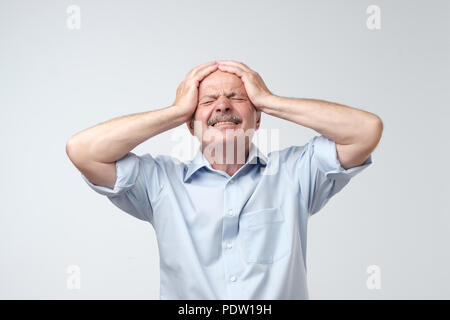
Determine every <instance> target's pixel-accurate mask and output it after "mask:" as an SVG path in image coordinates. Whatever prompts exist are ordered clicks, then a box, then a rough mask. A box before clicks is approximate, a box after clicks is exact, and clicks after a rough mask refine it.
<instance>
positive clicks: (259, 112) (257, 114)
mask: <svg viewBox="0 0 450 320" xmlns="http://www.w3.org/2000/svg"><path fill="white" fill-rule="evenodd" d="M260 124H261V111H260V110H256V130H258V129H259V126H260Z"/></svg>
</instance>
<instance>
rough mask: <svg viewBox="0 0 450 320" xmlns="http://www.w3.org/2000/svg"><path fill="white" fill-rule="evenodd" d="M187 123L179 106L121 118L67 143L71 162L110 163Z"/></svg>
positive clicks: (97, 126) (81, 134)
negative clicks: (144, 143) (145, 142)
mask: <svg viewBox="0 0 450 320" xmlns="http://www.w3.org/2000/svg"><path fill="white" fill-rule="evenodd" d="M184 121H186V116H185V115H184V114H183V112H182V110H180V109H179V108H177V107H176V106H171V107H167V108H164V109H159V110H155V111H148V112H142V113H136V114H130V115H126V116H122V117H118V118H115V119H112V120H109V121H106V122H103V123H100V124H98V125H95V126H93V127H91V128H88V129H85V130H83V131H81V132H79V133H77V134H75V135H74V136H73V137H71V138H70V140H69V141H68V143H67V150H68V152H67V153H68V154H69V156H70V157H71V159H72V160H75V161H76V160H78V161H96V162H102V163H111V162H114V161H116V160H119V159H120V158H122V157H123V156H125V155H126V154H127V153H128V152H129V151H131V150H132V149H134V148H135V147H136V146H137V145H139V144H141V143H142V142H144V141H146V140H148V139H150V138H151V137H153V136H155V135H157V134H160V133H162V132H164V131H167V130H169V129H172V128H174V127H177V126H179V125H181V124H182V123H183V122H184Z"/></svg>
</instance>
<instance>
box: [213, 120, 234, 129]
mask: <svg viewBox="0 0 450 320" xmlns="http://www.w3.org/2000/svg"><path fill="white" fill-rule="evenodd" d="M236 125H238V123H237V122H234V121H217V122H215V123H213V124H212V127H215V128H217V127H222V126H236Z"/></svg>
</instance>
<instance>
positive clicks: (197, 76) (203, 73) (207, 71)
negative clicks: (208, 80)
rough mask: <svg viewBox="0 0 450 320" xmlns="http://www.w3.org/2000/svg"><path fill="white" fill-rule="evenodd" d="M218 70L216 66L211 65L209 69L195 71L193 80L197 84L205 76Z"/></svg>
mask: <svg viewBox="0 0 450 320" xmlns="http://www.w3.org/2000/svg"><path fill="white" fill-rule="evenodd" d="M218 68H219V66H218V65H217V64H213V65H211V66H209V67H205V68H203V69H200V70H198V71H197V73H196V74H195V75H194V76H193V79H194V80H195V81H196V82H197V84H198V83H199V82H200V81H202V80H203V79H204V78H205V77H206V76H207V75H209V74H211V73H213V72H214V71H216V70H217V69H218Z"/></svg>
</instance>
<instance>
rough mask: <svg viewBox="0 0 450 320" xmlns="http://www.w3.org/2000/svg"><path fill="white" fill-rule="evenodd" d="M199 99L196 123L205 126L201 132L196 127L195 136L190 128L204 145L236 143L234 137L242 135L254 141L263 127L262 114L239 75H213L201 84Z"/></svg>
mask: <svg viewBox="0 0 450 320" xmlns="http://www.w3.org/2000/svg"><path fill="white" fill-rule="evenodd" d="M198 97H199V102H198V106H197V109H196V111H195V113H194V121H195V122H196V125H197V126H198V125H199V124H201V130H198V128H196V131H195V133H194V130H193V128H191V127H189V124H188V127H189V130H190V131H191V133H192V134H195V135H196V136H197V138H198V139H199V141H201V142H202V143H203V144H204V145H208V144H209V143H211V142H214V143H219V142H222V143H228V142H230V141H235V139H234V138H233V137H234V136H236V135H238V136H242V133H244V134H246V135H247V136H249V137H250V138H251V137H252V136H253V132H254V131H256V130H257V129H258V128H259V123H260V119H261V112H260V111H258V112H257V111H256V109H255V107H254V106H253V104H252V103H251V101H250V99H249V98H248V96H247V92H246V91H245V86H244V83H243V82H242V80H241V79H240V78H239V77H238V76H236V75H234V74H232V73H229V72H223V71H220V70H217V71H215V72H213V73H211V74H210V75H208V76H207V77H206V78H204V79H203V80H202V82H201V83H200V86H199V95H198ZM239 129H241V130H239ZM207 132H208V133H209V134H205V133H207ZM211 136H214V141H212V140H211ZM217 139H219V141H217ZM250 140H251V139H250Z"/></svg>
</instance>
